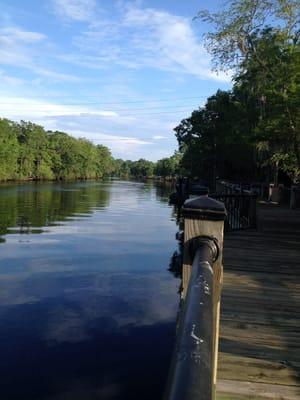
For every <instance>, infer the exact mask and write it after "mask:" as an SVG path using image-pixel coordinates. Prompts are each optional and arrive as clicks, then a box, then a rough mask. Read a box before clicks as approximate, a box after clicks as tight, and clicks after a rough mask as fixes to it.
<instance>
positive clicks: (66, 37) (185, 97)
mask: <svg viewBox="0 0 300 400" xmlns="http://www.w3.org/2000/svg"><path fill="white" fill-rule="evenodd" d="M221 3H222V1H221V0H197V1H196V0H186V1H183V0H161V1H158V0H152V1H150V0H144V1H143V0H141V1H126V0H43V1H40V0H0V7H1V14H0V118H9V119H12V120H15V121H20V120H25V121H32V122H35V123H37V124H40V125H42V126H44V127H45V128H46V129H47V130H59V131H63V132H67V133H69V134H71V135H73V136H75V137H85V138H87V139H89V140H91V141H92V142H93V143H95V144H103V145H105V146H108V147H109V148H110V149H111V151H112V154H113V156H114V157H116V158H123V159H131V160H137V159H139V158H146V159H148V160H152V161H156V160H158V159H160V158H163V157H168V156H170V155H172V154H173V153H174V151H175V150H176V149H177V141H176V138H175V136H174V131H173V129H174V127H176V126H177V125H178V124H179V123H180V121H181V120H182V119H183V118H186V117H188V116H189V115H190V114H191V112H192V111H193V110H195V109H197V108H198V107H200V106H203V105H204V104H205V100H206V99H207V97H208V96H210V95H212V94H213V93H215V92H216V91H217V90H218V89H223V90H226V89H229V88H230V87H231V84H230V77H229V76H228V75H225V74H224V73H221V74H216V73H215V72H212V70H211V61H210V56H209V54H208V53H207V51H206V50H205V49H204V46H203V34H204V33H205V32H207V31H208V30H209V29H210V28H211V27H209V26H208V25H205V24H204V23H202V22H201V21H200V20H194V19H193V18H194V16H195V15H196V14H197V12H198V11H199V9H208V10H210V11H214V10H216V9H218V7H219V6H220V4H221Z"/></svg>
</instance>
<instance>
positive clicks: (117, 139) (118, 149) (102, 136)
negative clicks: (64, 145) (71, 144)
mask: <svg viewBox="0 0 300 400" xmlns="http://www.w3.org/2000/svg"><path fill="white" fill-rule="evenodd" d="M69 133H71V134H72V135H73V136H75V137H88V138H89V139H90V140H92V141H93V142H94V143H97V144H103V145H105V146H107V147H109V148H110V149H111V150H112V152H113V153H116V154H119V155H121V156H122V157H124V158H126V157H128V156H129V155H131V156H132V155H133V156H134V153H135V152H136V151H137V150H138V149H139V148H140V147H141V146H142V147H143V146H145V145H146V146H149V145H152V142H150V141H148V140H143V139H139V138H136V137H130V136H120V135H111V134H107V133H101V132H87V131H83V130H72V129H71V130H69Z"/></svg>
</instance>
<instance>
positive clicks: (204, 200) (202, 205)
mask: <svg viewBox="0 0 300 400" xmlns="http://www.w3.org/2000/svg"><path fill="white" fill-rule="evenodd" d="M182 215H183V217H184V218H189V219H206V220H210V221H224V219H225V217H226V209H225V205H224V203H222V202H221V201H218V200H215V199H212V198H211V197H208V196H199V197H196V198H195V199H190V200H186V201H185V202H184V205H183V208H182Z"/></svg>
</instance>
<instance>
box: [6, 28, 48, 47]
mask: <svg viewBox="0 0 300 400" xmlns="http://www.w3.org/2000/svg"><path fill="white" fill-rule="evenodd" d="M46 38H47V36H46V35H44V34H43V33H40V32H31V31H24V30H22V29H19V28H17V27H13V26H11V27H6V28H2V29H0V44H4V45H12V44H14V43H15V42H16V41H18V42H24V43H36V42H41V41H42V40H45V39H46Z"/></svg>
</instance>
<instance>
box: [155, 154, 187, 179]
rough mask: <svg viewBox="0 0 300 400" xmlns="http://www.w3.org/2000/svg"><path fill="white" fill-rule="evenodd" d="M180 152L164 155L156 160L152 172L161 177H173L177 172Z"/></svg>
mask: <svg viewBox="0 0 300 400" xmlns="http://www.w3.org/2000/svg"><path fill="white" fill-rule="evenodd" d="M180 160H181V154H180V153H179V152H175V154H174V155H173V156H171V157H166V158H162V159H160V160H158V161H157V162H156V164H155V168H154V173H155V175H157V176H162V177H174V176H176V175H177V174H178V173H179V163H180Z"/></svg>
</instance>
